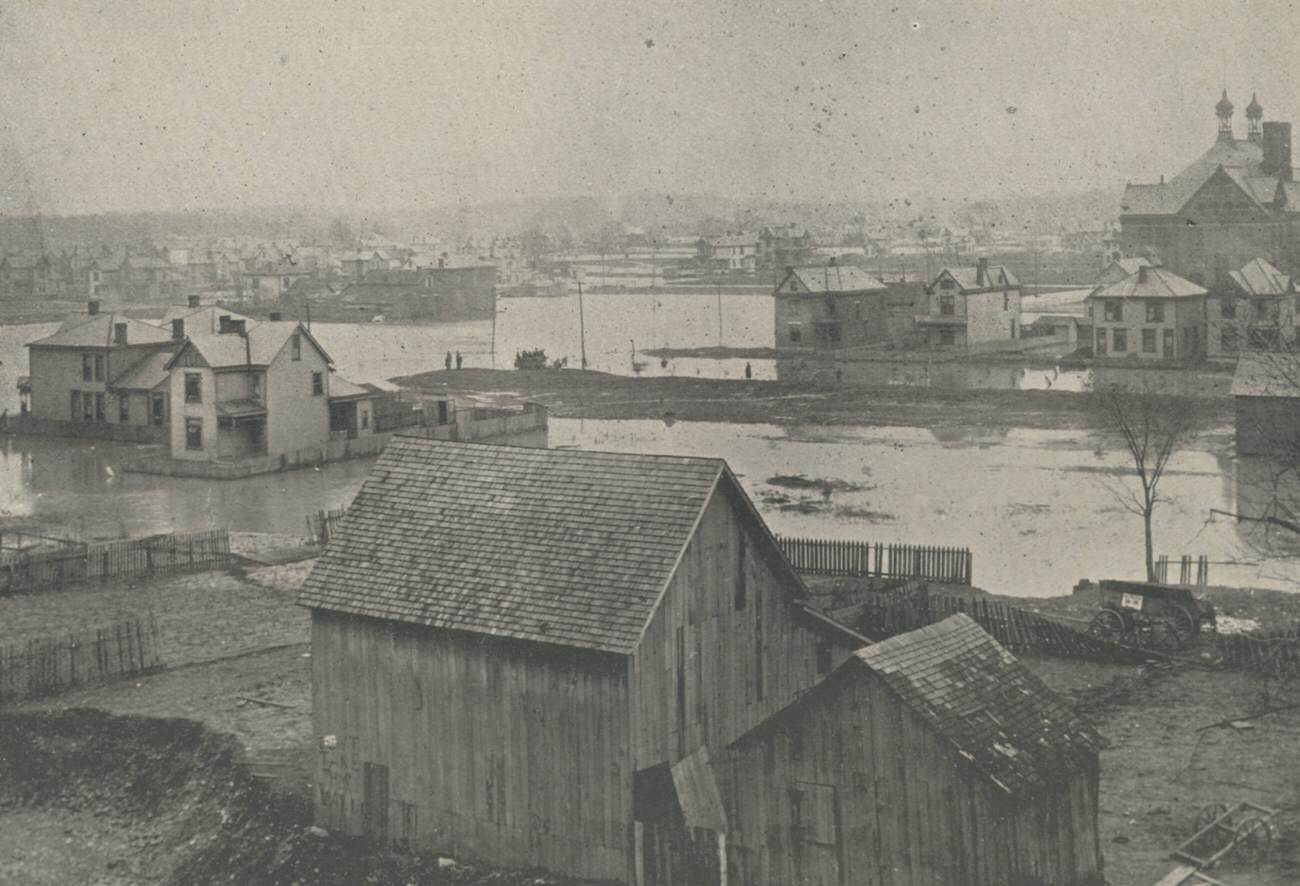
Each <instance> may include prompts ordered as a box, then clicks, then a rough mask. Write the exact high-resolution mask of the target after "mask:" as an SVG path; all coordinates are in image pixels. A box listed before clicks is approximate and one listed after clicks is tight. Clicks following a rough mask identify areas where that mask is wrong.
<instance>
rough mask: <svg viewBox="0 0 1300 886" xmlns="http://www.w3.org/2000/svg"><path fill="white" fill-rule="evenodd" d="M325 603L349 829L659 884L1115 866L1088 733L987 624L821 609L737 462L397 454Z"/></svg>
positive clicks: (331, 808)
mask: <svg viewBox="0 0 1300 886" xmlns="http://www.w3.org/2000/svg"><path fill="white" fill-rule="evenodd" d="M298 602H299V603H300V604H301V605H303V606H305V607H307V608H309V609H310V610H311V618H312V658H311V660H312V710H313V722H314V727H313V728H314V733H315V741H316V743H317V748H318V756H317V772H316V778H315V780H314V785H315V787H314V797H313V802H314V806H315V815H316V820H317V822H318V824H320V825H321V826H323V827H325V828H327V829H330V830H332V831H337V832H341V833H345V834H352V835H359V836H366V837H370V838H372V839H376V840H382V841H391V842H397V843H400V844H403V845H407V846H411V847H414V848H416V849H421V850H427V851H435V852H440V853H446V854H450V855H453V856H457V857H461V858H466V859H477V860H486V861H489V862H491V863H492V864H493V865H495V866H500V867H542V868H546V869H548V870H550V871H553V872H556V873H559V874H566V875H570V876H575V877H583V878H592V879H600V880H610V881H614V882H620V883H635V884H646V886H669V884H680V883H705V884H715V883H716V884H721V883H726V882H735V883H747V884H753V886H784V884H789V883H891V884H892V883H922V882H924V883H933V882H945V883H946V882H963V883H964V882H971V883H977V884H988V886H994V884H1002V883H1009V882H1030V881H1029V880H1027V879H1024V880H1019V879H1016V875H1020V874H1025V875H1028V874H1031V873H1034V874H1042V875H1044V876H1045V877H1050V878H1049V879H1045V880H1044V881H1043V882H1053V883H1060V884H1063V886H1069V884H1082V883H1085V882H1090V880H1089V877H1090V875H1091V874H1092V873H1095V872H1096V871H1097V870H1098V868H1099V865H1100V853H1099V851H1098V846H1097V841H1096V824H1097V806H1096V784H1097V767H1096V744H1095V736H1094V735H1093V734H1092V733H1091V731H1090V730H1089V729H1088V727H1087V726H1086V725H1085V724H1083V723H1082V722H1081V721H1079V720H1078V719H1077V718H1076V717H1074V716H1073V715H1072V714H1071V713H1070V711H1069V709H1068V707H1066V706H1065V705H1064V703H1063V702H1061V701H1060V699H1058V698H1056V697H1055V696H1054V695H1053V694H1052V693H1051V692H1050V690H1048V689H1047V688H1046V687H1044V686H1042V685H1041V684H1040V683H1038V682H1037V681H1035V680H1034V679H1033V678H1032V676H1030V675H1029V674H1028V673H1027V672H1026V671H1024V669H1023V668H1022V667H1020V666H1019V664H1018V663H1016V662H1015V660H1014V659H1013V658H1011V657H1010V655H1009V654H1008V653H1006V652H1005V650H1003V649H1001V647H999V646H998V645H997V644H996V643H995V642H994V641H993V640H992V639H991V638H989V637H988V636H987V635H986V634H984V632H983V631H982V630H981V629H980V628H978V627H976V626H975V625H974V624H973V623H971V622H969V621H968V620H962V619H957V620H955V621H954V620H950V621H949V622H945V623H943V624H941V625H938V626H935V627H932V628H927V629H924V630H923V631H918V632H915V634H913V635H906V636H901V637H897V638H895V639H893V640H890V641H886V642H885V643H881V644H878V645H876V646H874V647H872V646H871V645H870V641H869V640H867V639H866V638H865V637H863V636H862V635H860V634H858V633H856V632H854V631H853V630H851V629H849V628H848V627H845V626H843V625H841V624H839V623H837V622H835V621H834V620H832V619H831V618H829V617H828V616H826V615H825V614H823V613H822V612H821V611H820V610H819V609H817V608H816V607H815V606H814V605H813V604H812V603H811V601H810V598H809V595H808V591H807V589H806V587H805V586H804V584H803V582H802V580H801V579H800V577H799V575H798V574H797V573H796V572H795V571H794V570H793V569H792V568H791V566H790V565H789V563H788V561H787V560H786V559H785V557H784V556H783V554H782V551H781V548H780V546H779V545H778V543H777V542H776V539H775V538H774V537H773V536H772V535H771V533H770V531H769V530H768V529H767V527H766V525H765V524H764V522H763V520H762V518H761V517H760V516H759V515H758V513H757V511H756V509H755V508H754V505H753V503H752V502H751V501H750V499H749V497H748V496H747V495H746V493H745V491H744V489H743V488H742V486H741V485H740V482H739V481H738V479H737V478H736V476H735V475H734V474H733V473H732V471H731V469H730V468H729V467H728V466H727V464H726V462H724V461H722V460H720V459H714V458H684V457H677V456H661V455H641V454H627V453H608V452H588V451H573V450H546V449H522V448H516V447H509V446H488V445H481V444H463V443H445V442H438V441H434V440H428V439H422V438H416V437H402V436H399V437H396V438H395V439H394V440H393V442H392V443H391V444H390V445H389V446H388V448H387V449H386V450H385V451H384V453H383V454H382V455H381V457H380V458H379V461H378V462H377V463H376V465H375V466H374V468H373V469H372V471H371V473H370V475H369V477H368V478H367V479H366V481H365V483H364V484H363V485H362V488H361V490H360V492H358V494H357V497H356V499H355V500H354V501H353V503H352V505H351V507H350V508H349V509H348V511H347V514H346V516H345V517H344V518H343V521H342V527H341V530H340V532H339V534H338V535H337V536H336V538H335V539H334V540H333V541H332V542H331V543H330V545H329V547H328V548H327V549H326V552H325V554H324V556H323V557H322V558H321V559H320V560H319V561H318V563H317V565H316V566H315V568H314V569H313V571H312V573H311V575H310V576H309V577H308V579H307V581H306V582H305V583H304V586H303V590H302V592H301V595H300V597H299V601H298ZM864 647H866V648H864ZM810 724H817V725H816V728H815V729H813V728H811V726H810ZM832 744H833V745H834V747H831V745H832ZM912 754H916V755H917V759H916V762H915V763H912V762H910V761H909V760H906V759H904V758H905V757H907V756H909V755H912ZM813 760H817V761H818V763H817V764H816V765H815V766H811V767H810V766H806V765H805V764H807V763H811V762H812V761H813ZM941 788H942V790H941ZM949 788H950V790H949ZM954 800H955V801H958V802H952V801H954ZM1044 815H1052V816H1056V817H1055V818H1046V819H1045V818H1043V816H1044ZM1067 831H1068V833H1066V832H1067ZM1003 838H1006V839H1008V840H1010V839H1011V838H1014V839H1015V841H1016V842H1014V843H1012V842H1008V843H1006V844H1005V845H998V844H996V843H993V842H991V841H994V840H997V839H1003ZM922 846H924V847H925V848H924V849H923V850H922V849H921V848H920V847H922ZM967 863H969V865H970V866H969V867H964V866H963V865H964V864H967ZM969 872H974V874H973V876H974V879H967V876H968V874H969ZM945 875H946V877H945Z"/></svg>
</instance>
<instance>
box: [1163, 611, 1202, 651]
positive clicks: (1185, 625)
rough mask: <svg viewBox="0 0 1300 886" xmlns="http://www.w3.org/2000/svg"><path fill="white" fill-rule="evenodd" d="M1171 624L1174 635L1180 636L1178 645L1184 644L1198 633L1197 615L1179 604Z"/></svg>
mask: <svg viewBox="0 0 1300 886" xmlns="http://www.w3.org/2000/svg"><path fill="white" fill-rule="evenodd" d="M1169 625H1170V627H1171V628H1172V629H1173V633H1174V636H1176V637H1177V638H1178V645H1179V646H1182V645H1183V644H1184V643H1186V642H1187V641H1188V640H1191V639H1192V636H1193V635H1194V634H1195V633H1196V616H1194V615H1192V613H1190V612H1188V611H1187V610H1186V609H1184V608H1183V607H1182V606H1179V607H1178V608H1177V609H1175V610H1174V613H1173V617H1172V618H1171V619H1170V620H1169Z"/></svg>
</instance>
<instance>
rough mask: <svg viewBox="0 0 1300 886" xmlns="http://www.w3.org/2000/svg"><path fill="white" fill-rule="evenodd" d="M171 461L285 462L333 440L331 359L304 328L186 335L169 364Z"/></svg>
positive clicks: (227, 327)
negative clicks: (260, 458)
mask: <svg viewBox="0 0 1300 886" xmlns="http://www.w3.org/2000/svg"><path fill="white" fill-rule="evenodd" d="M167 370H168V373H169V389H170V399H171V404H172V416H171V434H170V436H171V454H172V458H176V459H183V460H199V461H214V460H218V459H225V460H235V459H240V458H246V457H249V456H255V455H281V454H285V453H289V452H293V451H295V450H298V449H302V448H304V447H307V446H311V445H313V444H320V443H323V442H325V441H327V440H328V439H329V436H330V401H329V394H330V390H329V385H330V358H329V355H328V354H326V353H325V350H324V348H322V347H321V346H320V343H319V342H317V341H316V339H315V338H313V337H312V334H311V333H310V332H309V331H308V330H307V328H306V327H305V326H303V325H302V324H301V323H297V322H293V321H271V322H266V323H258V324H255V325H251V326H250V325H249V324H248V323H247V321H245V320H242V319H240V320H236V319H233V318H231V319H227V320H225V321H222V322H220V325H219V326H218V329H217V331H216V332H215V333H214V332H208V331H200V332H196V333H195V334H192V335H190V334H187V335H186V338H185V341H184V343H183V344H182V345H181V347H180V348H179V349H178V350H177V352H176V354H175V355H174V356H173V357H172V358H171V359H170V360H169V361H168V362H167Z"/></svg>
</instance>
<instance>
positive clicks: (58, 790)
mask: <svg viewBox="0 0 1300 886" xmlns="http://www.w3.org/2000/svg"><path fill="white" fill-rule="evenodd" d="M269 547H270V546H264V548H266V549H269ZM309 568H310V563H297V564H290V565H286V566H274V567H266V568H254V567H245V571H244V574H232V575H223V574H205V575H199V576H184V577H179V578H174V579H171V580H167V581H161V582H157V583H154V584H150V585H141V586H139V587H136V588H108V589H94V590H91V589H86V590H73V591H64V592H59V593H49V594H43V595H30V596H27V597H22V598H12V599H10V600H6V601H3V606H4V609H3V612H2V613H0V614H3V615H4V616H5V618H4V620H3V623H4V624H6V625H22V628H21V631H23V632H24V634H25V635H35V634H37V633H39V632H40V631H41V630H42V625H45V626H47V627H57V626H59V625H64V624H66V623H67V620H68V619H76V618H82V617H85V618H89V617H90V616H88V615H87V613H91V612H94V613H108V614H117V613H121V612H126V611H131V609H132V604H133V603H134V604H136V605H137V606H149V607H154V610H155V612H157V613H158V614H159V617H160V620H162V623H163V624H164V625H171V626H172V628H173V630H181V629H182V628H183V626H185V625H186V624H187V623H202V622H203V621H204V620H206V619H214V618H219V619H221V624H222V627H221V629H220V630H217V631H214V632H212V636H211V638H209V640H207V641H206V642H205V641H203V640H202V638H201V637H200V636H199V633H200V632H196V631H192V630H191V631H189V632H188V634H189V636H190V639H183V638H184V637H185V636H186V632H184V631H182V633H181V637H179V638H177V639H174V640H170V641H168V645H167V646H166V647H165V648H166V650H167V652H168V654H169V658H168V662H167V663H168V665H169V666H170V667H169V668H168V669H167V670H165V671H163V672H161V673H157V674H151V675H147V676H142V677H137V678H133V679H128V680H122V681H117V682H113V683H110V684H105V685H100V686H91V687H84V688H79V689H76V690H74V691H71V692H68V693H65V694H63V695H59V696H56V697H52V698H48V699H39V700H33V701H29V702H27V703H25V704H23V705H21V706H18V707H16V708H11V709H9V710H7V711H5V712H3V713H0V730H4V729H8V730H17V731H18V733H23V730H26V733H25V734H27V735H28V738H27V739H23V741H25V742H27V744H24V743H23V741H18V740H17V739H13V738H12V734H11V737H10V738H8V739H0V859H4V861H0V882H22V883H28V882H30V883H35V884H44V883H51V884H53V883H60V884H63V883H66V884H79V883H86V884H90V883H106V884H112V886H117V884H124V883H147V884H148V883H160V884H161V883H176V884H180V883H197V884H204V883H218V882H223V883H252V884H263V883H265V884H272V883H275V884H279V883H285V884H287V883H294V882H297V883H304V884H310V883H322V884H330V886H334V884H338V886H342V884H343V883H354V882H355V883H374V884H382V886H387V884H394V886H400V884H406V883H443V882H461V883H488V882H498V883H523V882H531V880H529V879H528V878H524V877H520V878H512V877H507V876H506V875H499V876H500V878H499V879H496V878H495V877H497V876H498V875H493V874H490V873H488V872H484V871H474V872H472V873H470V872H469V869H467V868H461V869H458V870H459V873H457V876H460V877H462V878H463V879H460V880H450V879H447V877H448V876H450V874H448V870H449V869H444V868H439V867H438V866H437V863H436V861H433V860H430V859H413V858H409V857H406V856H403V855H402V854H400V853H395V852H388V851H378V850H364V849H362V848H360V847H359V846H357V845H356V844H353V843H348V842H346V841H339V840H336V839H329V840H319V839H317V838H315V837H311V836H310V835H309V834H308V831H307V828H308V826H309V824H310V822H309V820H308V813H307V808H308V798H309V796H310V793H309V791H310V783H311V778H312V775H311V763H312V750H311V723H310V709H311V696H310V666H311V660H310V649H309V647H308V645H307V638H306V633H305V619H304V617H303V616H302V615H301V612H300V611H299V610H297V607H295V606H294V605H293V603H292V597H293V593H294V591H295V590H296V588H297V586H298V584H300V583H301V581H302V579H303V577H305V575H306V572H307V570H308V569H309ZM973 593H980V592H973ZM1210 596H1211V598H1212V599H1214V600H1215V601H1216V605H1218V606H1219V607H1220V611H1232V612H1233V613H1235V614H1236V615H1237V616H1239V617H1242V618H1254V619H1257V620H1260V621H1261V622H1263V623H1265V624H1267V625H1268V626H1271V627H1272V626H1280V624H1281V623H1283V622H1291V621H1295V620H1297V619H1300V598H1297V597H1295V596H1293V595H1287V594H1280V593H1270V592H1254V593H1247V592H1241V591H1232V590H1230V589H1213V590H1211V591H1210ZM1006 599H1009V600H1010V601H1012V602H1015V603H1017V604H1018V605H1024V606H1027V607H1030V608H1038V609H1039V610H1040V611H1046V612H1052V613H1053V614H1057V615H1063V616H1066V617H1075V616H1078V617H1083V616H1084V615H1086V614H1087V613H1089V612H1090V611H1092V609H1093V608H1095V602H1096V601H1095V597H1091V596H1090V595H1088V594H1079V595H1070V596H1065V597H1059V598H1052V599H1048V600H1041V599H1040V600H1018V599H1015V598H1006ZM11 629H12V630H17V629H16V628H11ZM241 636H242V637H243V638H244V641H243V642H239V643H235V642H232V641H231V639H230V638H232V637H241ZM1026 664H1028V665H1029V667H1031V668H1032V669H1033V670H1034V671H1035V672H1036V673H1038V674H1039V675H1040V676H1041V677H1042V678H1043V679H1044V680H1046V681H1047V682H1048V683H1049V685H1051V686H1053V687H1054V688H1056V689H1057V690H1058V691H1061V692H1063V693H1065V694H1066V695H1067V696H1070V697H1072V698H1073V699H1074V700H1075V701H1076V703H1078V704H1079V705H1080V706H1081V708H1082V709H1083V711H1084V713H1085V715H1086V716H1088V717H1089V718H1090V719H1091V720H1092V721H1093V722H1094V723H1095V724H1096V726H1097V728H1098V730H1099V731H1100V733H1101V734H1102V736H1103V738H1104V739H1105V742H1106V747H1105V749H1104V750H1103V752H1102V759H1101V768H1102V785H1101V832H1102V835H1103V846H1102V848H1103V851H1104V853H1105V856H1106V870H1107V874H1108V877H1109V880H1110V882H1111V883H1114V884H1134V886H1142V884H1149V883H1154V882H1155V881H1156V880H1157V879H1159V877H1160V876H1162V875H1163V874H1164V873H1165V872H1166V871H1167V870H1168V869H1169V867H1170V862H1169V861H1168V859H1167V854H1168V852H1169V851H1170V850H1172V849H1173V848H1174V847H1175V846H1177V845H1178V843H1179V842H1180V841H1181V840H1182V839H1184V838H1185V837H1186V836H1188V835H1189V834H1190V831H1191V825H1192V821H1193V820H1194V817H1195V814H1196V812H1197V811H1198V810H1199V809H1200V807H1201V806H1202V805H1203V804H1204V803H1208V802H1211V801H1221V802H1230V803H1235V802H1237V801H1239V800H1243V799H1249V800H1252V801H1254V802H1258V803H1262V804H1265V805H1270V806H1273V807H1275V808H1277V809H1279V811H1280V814H1279V817H1278V819H1277V822H1276V830H1275V840H1274V846H1273V852H1272V854H1271V856H1270V857H1269V859H1268V860H1267V861H1266V862H1265V863H1264V864H1262V865H1259V866H1252V867H1232V866H1225V867H1224V868H1222V869H1221V870H1220V871H1219V872H1218V873H1217V875H1216V876H1218V877H1219V879H1220V880H1222V881H1223V882H1225V883H1228V884H1235V886H1281V884H1293V883H1296V882H1300V846H1298V845H1297V837H1296V835H1297V827H1298V826H1300V767H1296V765H1295V760H1296V759H1297V755H1298V754H1300V709H1283V710H1277V711H1276V712H1274V713H1267V711H1270V710H1272V709H1274V708H1286V706H1287V705H1297V704H1300V692H1297V691H1296V690H1293V689H1292V688H1291V687H1289V686H1282V685H1278V683H1277V682H1276V681H1262V680H1260V679H1258V678H1255V677H1251V676H1249V675H1244V674H1238V673H1229V672H1223V671H1213V670H1206V669H1204V668H1200V667H1190V666H1172V667H1171V666H1168V665H1166V664H1163V663H1152V664H1151V665H1148V666H1145V667H1133V666H1112V665H1103V664H1095V663H1089V662H1080V661H1065V660H1060V659H1047V658H1027V659H1026ZM82 708H97V709H100V710H102V711H105V712H109V713H111V714H113V715H117V716H123V717H126V718H127V719H125V720H121V721H118V720H98V721H95V720H86V719H78V718H84V717H87V716H92V715H87V714H83V713H78V712H77V709H82ZM55 714H57V715H59V716H61V717H68V718H71V719H69V720H67V721H60V720H58V719H57V718H56V719H54V720H41V719H39V718H41V717H46V716H49V715H55ZM31 718H36V719H31ZM166 718H180V719H178V720H175V721H173V722H175V723H180V724H182V725H180V726H176V727H174V728H172V727H168V728H172V729H173V731H176V730H179V731H178V732H176V734H177V735H179V736H180V738H176V739H174V740H173V739H171V738H167V737H166V736H167V734H168V729H162V731H161V732H159V731H157V730H156V729H155V727H154V726H150V725H148V724H157V723H159V722H161V721H162V720H164V719H166ZM1232 721H1235V722H1236V725H1230V723H1231V722H1232ZM60 723H63V725H58V724H60ZM87 723H99V724H101V725H102V727H103V728H102V732H103V733H104V734H103V735H99V733H98V732H96V731H95V730H90V729H87V728H86V724H87ZM195 723H197V724H202V725H203V727H204V730H203V731H201V732H199V733H194V732H189V731H186V730H188V729H190V726H188V725H184V724H195ZM67 724H72V725H71V726H69V725H67ZM78 724H79V725H78ZM74 727H75V728H74ZM207 730H210V731H211V733H212V735H213V736H228V737H229V738H230V740H231V741H233V743H234V744H233V747H234V748H236V749H237V750H238V754H234V755H233V756H232V755H230V754H232V753H233V752H229V753H228V752H227V751H226V750H223V749H222V748H224V747H225V746H224V745H221V744H220V741H219V740H218V739H216V738H211V737H209V736H208V732H207ZM47 739H48V741H47ZM182 739H183V740H182ZM92 740H93V742H103V743H104V744H102V745H101V744H94V743H93V742H92ZM32 741H35V742H36V744H37V745H38V748H37V750H35V751H33V750H31V742H32ZM85 742H92V744H88V745H87V744H84V743H85ZM141 742H144V743H146V744H148V742H154V743H155V744H156V745H157V747H156V749H154V750H149V749H140V750H139V752H138V753H137V754H136V755H135V756H134V757H130V759H132V760H134V761H135V762H137V763H147V764H148V768H149V769H151V770H154V769H156V770H158V771H159V772H161V773H164V774H166V777H167V779H168V781H167V784H168V785H171V786H172V787H169V789H168V790H177V791H180V796H181V797H182V799H181V800H177V801H175V802H172V800H170V799H167V800H159V801H158V802H157V804H156V805H155V806H139V805H137V806H125V807H123V806H118V805H114V804H115V803H117V801H116V800H112V801H110V800H109V799H107V798H109V797H110V796H116V795H117V794H118V793H121V792H123V791H127V795H128V796H131V794H130V791H128V790H127V788H126V786H127V785H128V784H133V783H134V782H131V781H130V780H128V781H113V780H111V779H110V780H107V781H103V782H101V781H97V780H96V778H97V777H98V776H96V775H95V774H94V773H96V772H98V773H100V774H104V773H108V772H112V771H115V770H114V769H113V767H111V766H105V765H103V763H104V761H109V760H113V759H115V757H114V754H118V755H121V754H123V753H125V750H124V747H125V746H128V745H140V744H141ZM187 742H190V743H193V747H191V746H190V745H189V744H186V743H187ZM213 742H216V743H213ZM85 747H93V748H94V754H93V755H91V756H94V757H95V758H96V759H98V760H99V762H100V765H99V766H98V767H95V766H90V765H89V764H86V763H85V760H87V759H89V757H87V756H86V753H87V752H85V751H84V748H85ZM151 747H152V745H151ZM168 748H171V750H168ZM195 748H199V750H197V751H196V750H195ZM79 749H82V750H79ZM31 753H36V754H37V759H47V757H46V756H43V755H54V756H53V757H50V758H49V759H50V760H52V761H57V760H58V759H61V758H60V757H59V755H70V756H71V759H72V761H73V765H71V766H68V765H64V764H63V763H61V762H60V763H58V765H57V766H56V765H53V763H51V765H49V766H47V767H46V768H47V769H48V770H50V771H56V770H57V771H58V772H60V773H64V772H65V771H66V772H71V773H73V774H74V775H75V777H74V775H69V776H67V777H66V778H64V777H63V776H60V779H54V780H53V782H55V783H53V784H52V786H47V787H41V789H40V791H37V793H36V794H33V796H31V797H21V796H16V795H15V793H14V791H13V790H12V787H13V779H12V773H13V772H14V771H15V769H14V767H15V766H19V767H20V768H21V767H22V766H23V758H24V757H25V755H27V754H31ZM223 755H225V756H223ZM78 760H81V761H82V763H81V764H78V763H77V762H76V761H78ZM164 760H165V761H166V762H164ZM214 761H215V762H214ZM83 764H84V765H83ZM79 765H81V766H82V768H81V769H78V768H77V767H78V766H79ZM132 765H134V764H132ZM5 766H8V767H9V769H8V770H4V769H3V767H5ZM123 767H124V768H125V769H127V770H129V769H130V766H129V765H127V764H126V763H124V764H123ZM214 767H215V768H214ZM218 770H220V775H217V774H216V773H217V771H218ZM6 771H7V772H8V773H10V774H9V775H4V774H3V773H4V772H6ZM78 772H80V774H79V775H76V773H78ZM114 777H116V776H114ZM139 778H142V779H143V781H142V782H141V787H139V788H138V790H139V791H142V792H144V795H148V793H149V790H153V789H152V788H148V790H146V788H147V786H148V785H149V784H152V782H151V781H150V779H149V778H145V777H144V776H139ZM223 779H224V781H223ZM205 781H207V782H211V783H213V784H217V786H218V787H220V790H216V791H214V790H209V785H207V784H203V782H205ZM223 784H224V785H225V786H224V787H221V785H223ZM177 786H179V787H177ZM259 791H261V792H262V793H258V792H259ZM168 796H170V794H169V795H168ZM87 798H89V799H87ZM250 798H251V799H250ZM74 850H75V851H74ZM87 850H88V851H87ZM4 865H8V867H5V866H4ZM196 871H200V872H201V876H200V874H198V873H196ZM512 876H513V875H512ZM6 878H7V879H6ZM440 878H441V879H440ZM552 882H554V881H552Z"/></svg>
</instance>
